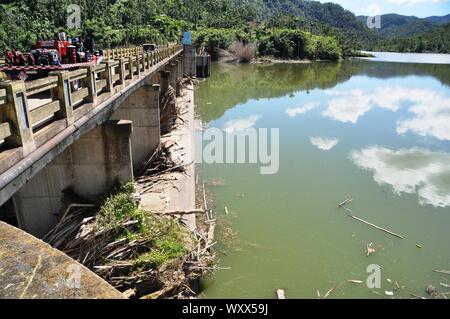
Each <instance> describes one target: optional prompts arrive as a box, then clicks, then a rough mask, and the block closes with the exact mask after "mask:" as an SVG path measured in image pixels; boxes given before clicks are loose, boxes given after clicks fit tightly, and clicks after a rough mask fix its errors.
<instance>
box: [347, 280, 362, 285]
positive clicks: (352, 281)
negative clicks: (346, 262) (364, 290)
mask: <svg viewBox="0 0 450 319" xmlns="http://www.w3.org/2000/svg"><path fill="white" fill-rule="evenodd" d="M347 282H349V283H352V284H358V285H360V284H362V283H364V281H362V280H354V279H350V280H347Z"/></svg>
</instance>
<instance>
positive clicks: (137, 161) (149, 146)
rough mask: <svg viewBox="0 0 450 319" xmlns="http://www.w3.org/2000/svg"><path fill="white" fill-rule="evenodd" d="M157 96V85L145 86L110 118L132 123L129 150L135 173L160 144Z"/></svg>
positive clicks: (158, 89) (158, 91) (158, 88)
mask: <svg viewBox="0 0 450 319" xmlns="http://www.w3.org/2000/svg"><path fill="white" fill-rule="evenodd" d="M149 82H151V81H149ZM159 94H160V85H159V84H147V85H145V86H143V87H141V88H140V89H138V90H137V91H136V92H135V94H133V95H132V96H130V97H128V98H127V99H126V101H125V102H124V103H123V104H122V105H121V106H120V108H119V109H118V110H117V111H116V112H115V113H114V114H113V115H112V117H111V119H124V120H129V121H132V122H133V132H132V134H131V148H132V154H133V155H132V157H133V167H134V170H135V171H137V170H139V169H140V168H141V167H142V164H143V163H145V161H146V160H148V158H149V157H150V155H151V154H153V152H154V151H155V150H156V148H157V147H158V145H159V142H160V138H161V126H160V121H159V119H160V111H159Z"/></svg>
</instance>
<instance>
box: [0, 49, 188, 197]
mask: <svg viewBox="0 0 450 319" xmlns="http://www.w3.org/2000/svg"><path fill="white" fill-rule="evenodd" d="M181 53H182V51H179V52H177V53H176V54H175V56H172V57H169V58H166V59H164V60H161V61H159V62H158V63H157V64H156V65H154V66H152V67H151V68H150V70H148V71H147V73H146V75H145V76H142V77H140V78H138V77H134V78H133V80H130V81H127V86H126V87H124V88H121V89H120V88H117V89H116V90H115V92H113V93H112V94H104V95H102V96H100V98H99V101H98V104H97V105H96V106H95V108H92V105H90V104H84V105H83V107H80V109H87V110H88V111H87V112H86V113H84V112H82V116H81V117H80V118H79V119H77V120H76V121H75V123H73V124H71V125H69V126H67V127H66V128H65V129H64V130H63V131H61V132H59V133H58V134H56V135H55V136H53V137H52V138H51V139H49V140H47V141H46V142H45V143H43V144H42V145H41V146H40V147H39V148H37V149H36V150H34V151H33V152H32V153H30V154H29V155H28V156H27V157H25V158H23V159H22V160H21V161H19V162H17V163H16V164H14V165H13V166H8V167H9V169H8V170H7V171H5V172H4V173H2V174H0V205H3V204H4V203H5V202H7V201H8V200H9V199H10V198H11V197H12V196H13V195H14V194H15V193H16V192H17V191H18V190H19V189H20V188H22V186H23V185H25V184H26V183H27V182H28V181H29V180H30V179H31V178H33V177H34V176H35V175H36V174H38V172H39V171H41V170H42V169H43V168H44V167H45V166H47V165H48V164H49V163H50V162H51V161H53V160H54V159H55V158H56V157H57V156H58V155H60V154H61V153H62V152H63V151H64V150H65V149H66V148H68V147H69V146H70V145H71V144H73V143H74V142H75V141H77V140H78V139H79V138H80V137H81V136H83V135H84V134H86V133H87V132H89V131H91V130H92V129H94V128H95V127H97V126H99V125H101V124H102V123H104V122H106V121H107V120H108V119H109V118H110V117H111V115H112V114H113V113H114V111H115V110H117V109H118V108H119V107H120V106H121V104H122V103H123V102H124V101H125V100H126V99H127V98H128V97H129V96H131V95H132V94H134V93H135V92H136V91H137V90H138V89H139V88H140V87H142V86H143V85H146V84H147V80H148V78H150V77H153V76H154V75H155V74H157V73H158V72H160V71H162V70H163V69H164V68H165V66H166V65H167V64H168V63H170V61H171V60H172V59H173V58H175V57H177V56H178V55H180V54H181ZM77 112H78V110H77ZM19 153H20V152H19ZM19 155H20V156H19V157H22V154H19ZM1 160H2V161H4V160H3V159H1ZM1 164H2V163H0V166H1Z"/></svg>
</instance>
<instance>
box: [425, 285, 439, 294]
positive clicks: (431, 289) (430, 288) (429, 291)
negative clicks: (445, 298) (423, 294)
mask: <svg viewBox="0 0 450 319" xmlns="http://www.w3.org/2000/svg"><path fill="white" fill-rule="evenodd" d="M426 291H427V294H429V295H434V294H436V293H437V289H436V288H435V287H433V286H432V285H428V286H427V289H426Z"/></svg>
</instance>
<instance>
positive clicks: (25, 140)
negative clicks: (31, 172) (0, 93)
mask: <svg viewBox="0 0 450 319" xmlns="http://www.w3.org/2000/svg"><path fill="white" fill-rule="evenodd" d="M0 88H1V89H5V90H6V95H7V102H6V104H5V105H3V106H2V107H1V108H0V122H9V123H10V125H11V131H12V132H11V133H12V135H11V136H9V137H7V138H6V139H5V142H6V144H7V145H10V146H11V147H22V149H23V155H27V154H29V153H31V152H32V151H33V150H34V149H35V143H34V137H33V129H32V127H31V123H30V114H29V112H28V99H27V92H26V88H25V83H24V82H23V81H7V82H0Z"/></svg>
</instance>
